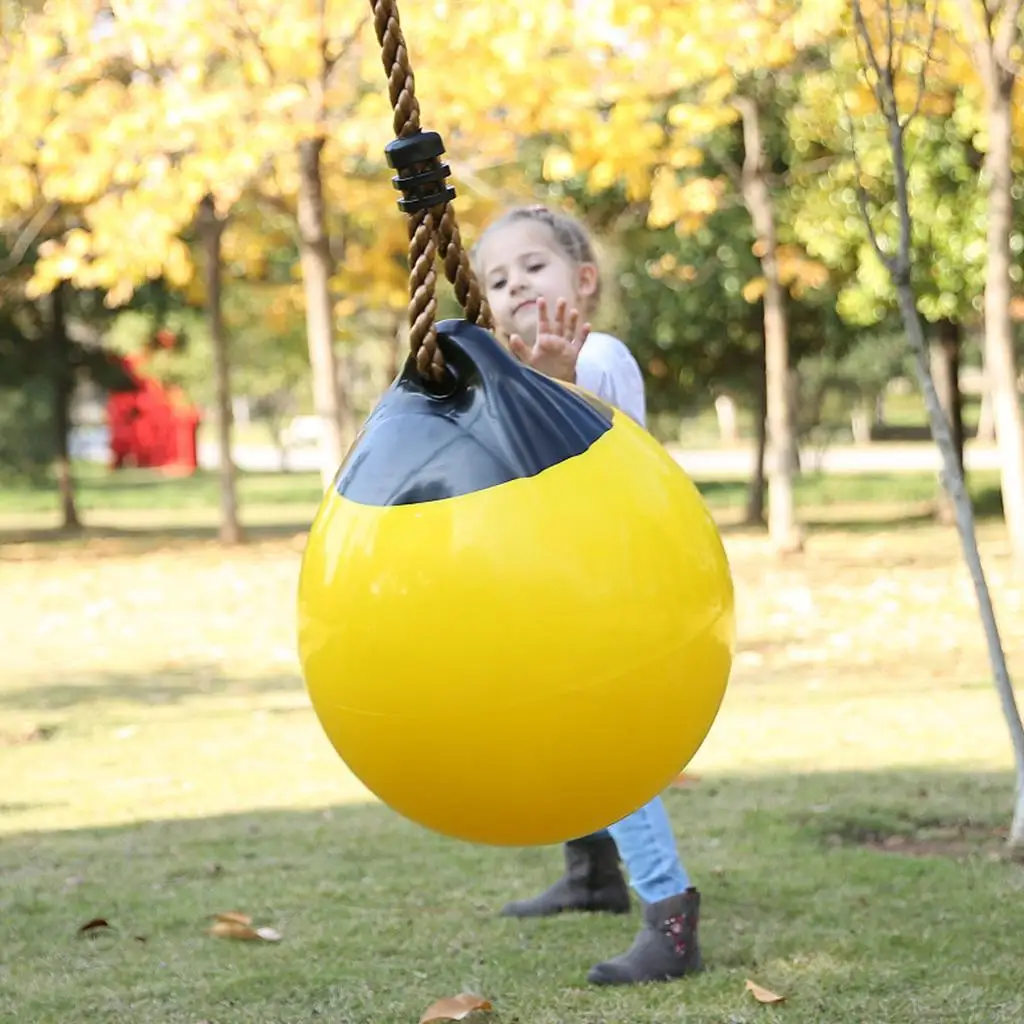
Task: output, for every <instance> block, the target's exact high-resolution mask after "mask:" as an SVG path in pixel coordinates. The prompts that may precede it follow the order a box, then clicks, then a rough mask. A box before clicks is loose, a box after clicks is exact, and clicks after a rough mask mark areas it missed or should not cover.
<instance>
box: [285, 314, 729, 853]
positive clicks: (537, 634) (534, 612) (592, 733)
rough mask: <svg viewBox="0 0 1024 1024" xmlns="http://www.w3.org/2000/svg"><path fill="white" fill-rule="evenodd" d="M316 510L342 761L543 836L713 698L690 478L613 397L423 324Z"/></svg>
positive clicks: (613, 799) (449, 827)
mask: <svg viewBox="0 0 1024 1024" xmlns="http://www.w3.org/2000/svg"><path fill="white" fill-rule="evenodd" d="M438 331H439V337H440V344H441V350H442V352H443V354H444V356H445V361H446V363H447V365H448V367H449V368H450V370H451V371H452V377H453V380H452V381H450V382H449V384H448V385H447V386H446V387H445V388H444V389H442V390H440V391H438V390H437V389H434V390H432V389H431V388H428V387H427V386H425V384H424V382H423V381H422V380H421V379H420V377H419V375H418V374H417V373H416V371H415V367H414V366H413V365H412V363H411V361H410V363H409V364H407V366H406V369H405V370H404V371H403V373H402V374H401V375H400V376H399V377H398V378H397V379H396V381H395V382H394V384H393V385H392V386H391V388H390V390H389V391H388V392H387V393H386V394H385V395H384V396H383V398H382V399H381V401H380V403H379V405H378V406H377V408H376V409H375V410H374V412H373V413H372V415H371V416H370V417H369V418H368V419H367V421H366V424H365V426H364V428H363V430H362V432H361V433H360V436H359V437H358V438H357V440H356V442H355V444H354V445H353V447H352V449H351V451H350V452H349V453H348V455H347V457H346V459H345V462H344V464H343V465H342V466H341V468H340V469H339V471H338V475H337V477H336V479H335V482H334V485H333V486H332V487H331V488H330V489H329V490H328V492H327V493H326V495H325V497H324V499H323V502H322V504H321V506H320V509H319V511H318V513H317V515H316V518H315V520H314V522H313V524H312V527H311V529H310V533H309V538H308V541H307V545H306V549H305V552H304V555H303V560H302V566H301V573H300V583H299V595H298V626H299V630H298V639H299V654H300V659H301V664H302V670H303V674H304V677H305V680H306V685H307V688H308V691H309V695H310V698H311V701H312V704H313V707H314V708H315V711H316V714H317V716H318V717H319V720H320V722H321V724H322V726H323V729H324V730H325V732H326V734H327V736H328V738H329V739H330V741H331V743H332V744H333V746H334V748H335V749H336V750H337V752H338V754H339V755H340V757H341V758H342V759H343V761H344V762H345V764H347V765H348V767H349V768H350V769H351V770H352V772H353V773H354V774H355V775H356V776H357V777H358V778H359V779H360V780H361V781H362V782H363V783H364V784H365V785H366V786H367V787H368V788H369V789H370V790H371V791H372V792H373V793H374V794H376V796H377V797H379V798H380V799H381V800H382V801H383V802H384V803H386V804H387V805H389V806H390V807H391V808H393V809H394V810H395V811H397V812H398V813H400V814H402V815H404V816H405V817H407V818H409V819H411V820H412V821H414V822H418V823H420V824H421V825H423V826H425V827H427V828H429V829H433V830H435V831H437V832H439V833H443V834H444V835H447V836H452V837H456V838H459V839H463V840H468V841H471V842H476V843H485V844H494V845H515V846H528V845H539V844H548V843H557V842H562V841H564V840H568V839H572V838H574V837H577V836H582V835H585V834H587V833H589V832H592V831H595V830H598V829H601V828H604V827H605V826H607V825H609V824H612V823H614V822H616V821H618V820H619V819H621V818H623V817H624V816H625V815H627V814H629V813H630V812H632V811H634V810H636V809H637V808H638V807H640V806H642V805H643V804H645V803H646V802H647V801H648V800H650V799H652V798H653V797H655V796H656V795H657V794H658V793H659V792H661V791H662V790H663V789H664V788H665V787H666V786H667V785H668V784H669V783H670V782H671V781H672V780H673V778H674V777H675V776H676V775H677V774H678V773H679V772H680V771H681V770H682V769H683V768H684V767H685V766H686V764H687V763H688V762H689V761H690V759H691V758H692V757H693V755H694V754H695V753H696V751H697V749H698V748H699V747H700V745H701V743H702V742H703V741H704V738H705V736H706V735H707V733H708V730H709V729H710V728H711V725H712V723H713V721H714V719H715V716H716V714H717V713H718V709H719V706H720V704H721V702H722V698H723V696H724V694H725V688H726V683H727V680H728V677H729V671H730V667H731V663H732V655H733V643H734V632H735V627H734V608H733V586H732V580H731V577H730V573H729V566H728V563H727V561H726V556H725V552H724V550H723V546H722V543H721V538H720V536H719V533H718V531H717V529H716V527H715V524H714V522H713V521H712V519H711V516H710V515H709V513H708V511H707V509H706V508H705V505H704V503H703V501H702V499H701V496H700V494H699V493H698V491H697V489H696V488H695V487H694V486H693V484H692V483H691V481H690V480H689V478H688V477H687V476H686V475H685V473H684V472H683V471H682V470H681V469H680V467H679V466H678V465H677V464H676V462H675V461H674V460H673V459H672V458H671V456H670V455H669V454H668V453H667V452H666V451H665V450H664V449H663V448H662V446H661V445H660V444H658V443H657V442H656V441H655V440H654V439H653V438H652V437H651V436H650V435H649V434H648V433H646V432H645V431H644V430H642V429H641V428H640V427H639V426H637V425H636V424H635V423H634V422H633V421H632V420H630V419H629V418H628V417H627V416H625V415H624V414H622V413H620V412H618V411H613V410H612V409H610V408H608V407H607V406H605V405H604V404H602V403H600V402H598V401H597V400H596V399H593V398H592V397H590V396H589V395H587V394H584V393H583V392H582V391H581V390H579V389H576V388H571V387H568V386H566V385H563V384H560V383H558V382H555V381H553V380H551V379H549V378H547V377H544V376H542V375H541V374H538V373H536V372H535V371H533V370H530V369H528V368H526V367H524V366H522V365H521V364H520V363H519V362H517V361H516V360H515V359H514V358H512V357H511V356H510V355H509V354H508V353H507V352H506V351H505V350H504V349H503V348H502V347H501V345H500V344H499V343H498V342H497V341H496V340H495V339H494V337H493V336H492V335H491V334H490V333H489V332H487V331H485V330H482V329H481V328H479V327H476V326H474V325H472V324H469V323H467V322H465V321H462V320H448V321H443V322H442V323H440V324H439V325H438Z"/></svg>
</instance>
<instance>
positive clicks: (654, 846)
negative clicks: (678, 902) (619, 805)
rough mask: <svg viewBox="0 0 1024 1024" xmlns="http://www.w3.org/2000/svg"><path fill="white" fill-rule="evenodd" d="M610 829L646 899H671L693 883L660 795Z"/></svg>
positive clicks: (633, 881)
mask: <svg viewBox="0 0 1024 1024" xmlns="http://www.w3.org/2000/svg"><path fill="white" fill-rule="evenodd" d="M606 831H607V833H608V834H609V835H610V836H611V837H612V839H613V840H614V841H615V845H616V846H617V847H618V849H619V856H620V857H621V858H622V863H623V864H624V865H625V866H626V874H627V875H628V876H629V883H630V885H631V886H632V887H633V888H634V889H635V890H636V894H637V895H638V896H639V897H640V899H642V900H643V901H644V902H645V903H657V902H659V901H660V900H667V899H668V898H669V897H670V896H678V895H679V894H680V893H682V892H685V891H686V889H687V888H688V887H689V885H690V879H689V876H688V875H687V873H686V868H684V867H683V863H682V861H681V860H680V859H679V851H678V850H677V849H676V840H675V836H673V835H672V826H671V824H670V823H669V820H668V814H667V813H666V811H665V804H664V803H663V802H662V799H661V797H660V796H656V797H655V798H654V799H653V800H652V801H651V802H650V803H649V804H645V805H644V806H643V807H641V808H640V810H638V811H634V812H633V813H632V814H629V815H627V816H626V817H625V818H623V819H622V821H617V822H616V823H615V824H614V825H609V826H608V829H607V830H606ZM598 834H600V833H598Z"/></svg>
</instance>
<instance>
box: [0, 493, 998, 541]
mask: <svg viewBox="0 0 1024 1024" xmlns="http://www.w3.org/2000/svg"><path fill="white" fill-rule="evenodd" d="M264 476H270V475H268V474H264ZM922 479H923V478H919V477H918V476H916V475H911V474H903V475H896V476H881V475H868V474H865V475H856V476H848V477H844V476H824V475H821V474H813V473H807V474H804V476H802V477H801V478H800V479H799V481H798V485H797V504H798V517H799V518H800V520H801V522H802V523H803V524H804V526H805V527H806V528H807V529H808V530H809V531H811V532H815V531H825V530H827V531H833V532H845V533H854V534H868V533H881V532H892V531H898V530H907V529H918V528H923V527H927V526H929V525H931V524H933V523H934V522H935V507H934V493H935V492H934V483H933V482H931V481H930V480H928V479H924V483H923V484H922ZM257 480H258V482H262V478H257ZM174 485H175V482H174V481H171V482H169V483H168V482H162V481H153V480H150V481H146V482H143V483H139V484H135V483H133V484H132V487H138V486H141V487H146V488H151V489H152V490H153V491H154V492H156V491H158V490H159V489H160V488H161V487H173V486H174ZM697 485H698V488H699V490H700V492H701V494H702V495H703V497H704V499H705V501H706V502H707V503H708V506H709V508H710V509H711V510H712V512H713V513H718V514H719V515H720V518H721V520H722V521H721V523H720V528H721V531H722V533H723V534H750V535H756V534H758V533H760V532H763V530H764V527H763V526H758V525H751V524H748V523H745V522H741V521H739V520H738V519H737V515H739V514H740V513H741V512H742V509H743V508H744V506H745V503H746V484H745V483H744V482H743V481H739V480H700V481H697ZM100 486H103V487H109V488H110V489H111V490H112V491H113V490H116V489H117V488H118V487H120V488H121V489H122V490H123V489H124V488H123V485H118V484H114V483H108V484H101V485H100ZM972 496H973V498H974V512H975V517H976V518H977V520H978V521H979V522H986V521H989V520H998V519H1000V518H1001V517H1002V495H1001V492H1000V490H999V487H998V486H992V487H990V486H976V487H974V488H973V489H972ZM210 507H211V508H212V507H213V506H210ZM268 507H271V508H273V509H274V511H273V512H272V513H271V514H270V516H269V517H268V516H263V517H262V518H263V519H265V520H266V521H260V522H257V523H253V524H248V523H245V502H243V505H242V520H243V529H244V533H245V540H246V542H248V543H250V544H258V543H261V542H266V541H274V540H281V539H287V538H290V537H296V536H297V535H302V534H304V533H305V531H306V530H308V529H309V525H310V523H311V521H312V514H313V511H314V510H315V505H313V504H312V503H308V504H296V503H294V502H292V501H288V502H282V503H277V504H274V503H271V505H270V506H268ZM197 509H198V510H199V511H203V510H204V509H207V506H205V505H203V504H198V505H193V506H188V507H187V508H186V510H187V511H191V512H194V511H196V510H197ZM154 510H155V511H158V512H159V511H161V506H160V504H159V502H156V503H154V505H153V506H152V507H151V508H148V509H136V510H134V511H136V512H137V513H138V516H139V519H138V524H137V525H136V524H132V525H126V526H120V525H119V526H108V525H100V526H90V525H89V518H90V511H89V510H88V509H86V510H84V511H83V512H82V519H83V521H84V523H85V525H84V527H83V528H82V529H80V530H73V531H65V530H61V529H57V528H49V527H47V528H33V527H30V526H29V527H26V526H23V525H21V524H19V525H18V526H16V527H7V528H5V527H3V526H2V525H0V559H2V558H3V557H5V552H4V549H5V548H6V549H7V552H8V553H7V555H6V557H22V556H23V555H22V554H19V553H18V550H17V549H19V548H21V549H24V548H25V547H26V546H31V548H32V549H33V550H32V557H34V558H35V557H42V558H46V557H50V556H52V555H56V554H65V553H69V554H70V553H78V552H83V551H88V553H90V554H92V555H95V556H100V557H102V556H104V555H106V554H117V555H123V554H142V553H145V552H148V551H156V550H160V549H163V548H167V547H173V546H175V545H180V544H216V543H218V528H217V525H216V523H215V522H214V521H212V513H211V521H209V522H203V523H182V524H168V523H167V522H164V521H161V522H159V523H157V524H154V525H147V523H146V521H145V517H146V515H147V514H150V513H152V512H153V511H154ZM174 510H175V509H174V506H173V505H172V506H168V508H167V509H166V510H163V511H166V512H168V513H173V512H174ZM110 511H114V512H116V513H117V514H118V515H119V516H120V517H124V518H126V519H127V520H128V522H131V516H132V512H133V510H132V509H131V508H127V507H118V508H113V509H111V510H110ZM207 511H209V510H208V509H207ZM264 511H265V509H264ZM0 523H2V518H0ZM11 552H13V554H12V553H11Z"/></svg>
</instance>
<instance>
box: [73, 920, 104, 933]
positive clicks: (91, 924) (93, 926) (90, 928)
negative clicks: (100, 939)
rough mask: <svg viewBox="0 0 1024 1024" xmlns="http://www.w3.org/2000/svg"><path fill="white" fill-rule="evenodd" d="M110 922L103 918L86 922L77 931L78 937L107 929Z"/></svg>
mask: <svg viewBox="0 0 1024 1024" xmlns="http://www.w3.org/2000/svg"><path fill="white" fill-rule="evenodd" d="M109 927H110V922H109V921H108V920H107V919H106V918H105V917H94V918H93V919H92V920H91V921H86V922H85V924H83V925H82V927H81V928H79V929H78V934H79V935H87V934H88V933H89V932H95V931H98V930H99V929H100V928H109Z"/></svg>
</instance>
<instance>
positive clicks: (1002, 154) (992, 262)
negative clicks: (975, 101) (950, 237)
mask: <svg viewBox="0 0 1024 1024" xmlns="http://www.w3.org/2000/svg"><path fill="white" fill-rule="evenodd" d="M956 8H957V10H958V12H959V14H960V17H961V24H962V26H963V29H964V31H965V33H966V36H967V39H968V40H969V43H970V53H971V55H972V56H973V60H974V68H975V71H976V72H977V74H978V75H979V77H980V78H981V81H982V84H983V90H984V114H985V117H984V124H985V135H986V140H985V177H986V179H987V185H988V206H987V210H986V216H987V222H988V232H987V235H988V260H987V268H986V273H985V372H986V375H987V385H988V388H989V393H990V395H991V401H992V411H993V415H994V421H995V428H996V441H997V443H998V445H999V461H1000V466H1001V474H1002V477H1001V480H1002V492H1003V514H1004V515H1005V517H1006V525H1007V529H1008V531H1009V535H1010V542H1011V544H1012V546H1013V551H1014V555H1015V556H1016V558H1017V561H1018V563H1019V564H1021V565H1024V412H1022V410H1021V400H1020V392H1019V390H1018V386H1017V379H1018V369H1017V359H1016V355H1015V353H1014V346H1013V323H1012V319H1011V315H1010V301H1011V298H1012V294H1013V282H1014V276H1015V272H1014V256H1013V250H1012V245H1011V236H1012V233H1013V181H1014V175H1013V143H1014V122H1013V118H1014V106H1015V103H1016V104H1017V106H1018V109H1019V107H1020V105H1021V103H1022V102H1024V95H1022V92H1021V89H1020V88H1018V86H1019V84H1020V79H1021V65H1020V49H1021V46H1022V44H1024V17H1022V12H1024V0H956ZM1016 276H1017V280H1020V268H1019V266H1018V267H1017V268H1016Z"/></svg>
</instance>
